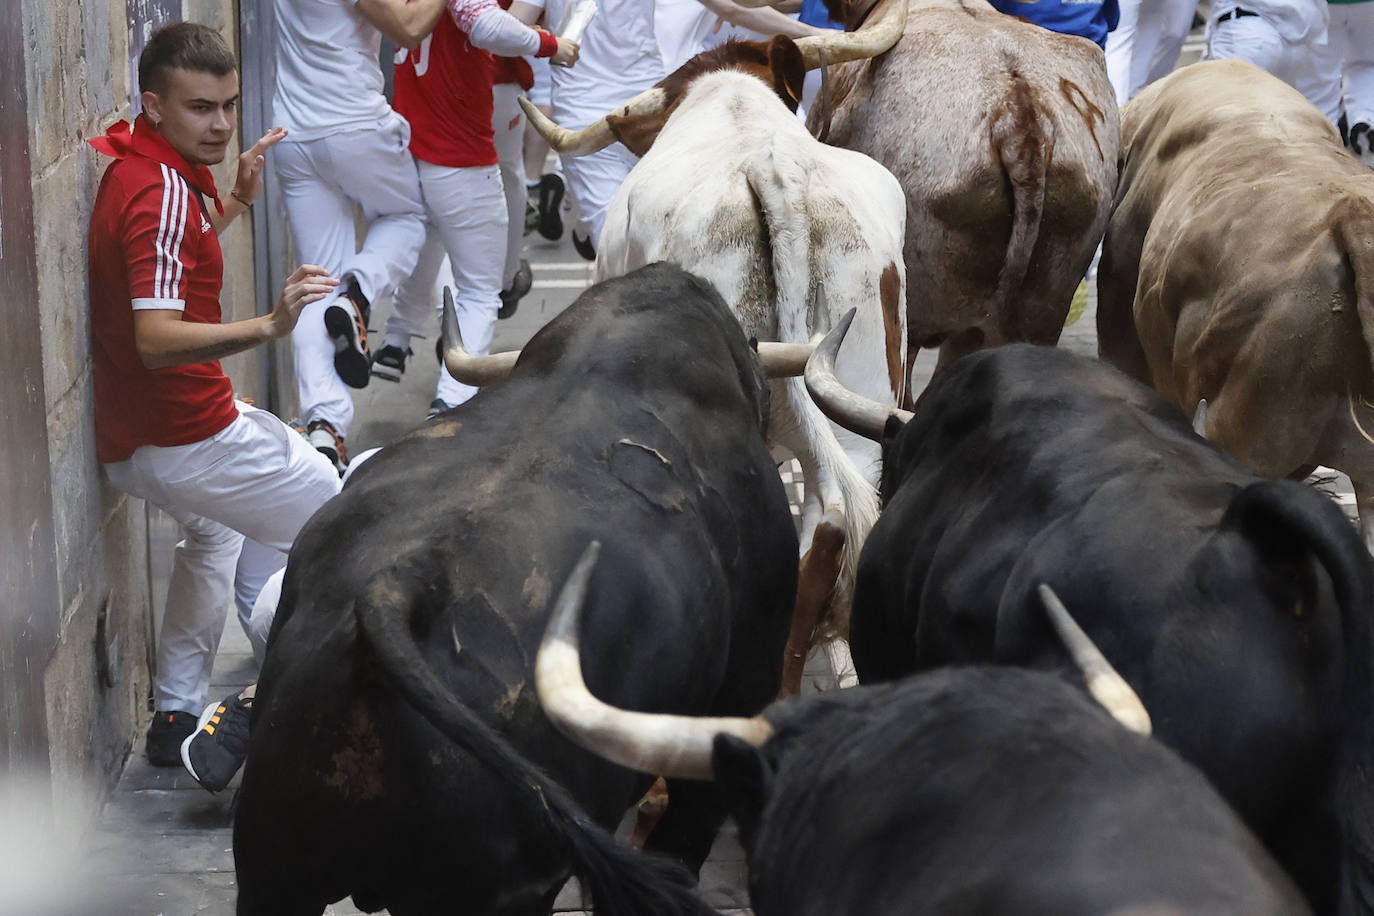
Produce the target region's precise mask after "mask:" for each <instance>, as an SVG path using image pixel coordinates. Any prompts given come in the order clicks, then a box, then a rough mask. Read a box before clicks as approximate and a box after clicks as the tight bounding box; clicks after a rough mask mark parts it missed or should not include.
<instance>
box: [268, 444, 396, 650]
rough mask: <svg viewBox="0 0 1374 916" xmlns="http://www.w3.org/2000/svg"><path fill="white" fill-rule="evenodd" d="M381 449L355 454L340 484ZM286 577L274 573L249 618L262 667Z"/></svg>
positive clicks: (280, 570) (281, 570) (282, 571)
mask: <svg viewBox="0 0 1374 916" xmlns="http://www.w3.org/2000/svg"><path fill="white" fill-rule="evenodd" d="M380 451H381V449H380V448H370V449H367V450H366V451H362V452H359V453H358V454H356V455H354V456H353V460H352V461H350V462H348V470H346V471H344V475H343V479H342V480H340V481H339V483H340V485H342V484H346V483H348V478H350V477H352V476H353V473H354V472H355V471H357V470H358V468H360V467H362V466H363V465H364V464H366V463H367V459H369V458H371V457H372V456H373V455H375V454H377V453H378V452H380ZM285 578H286V567H282V568H281V569H279V570H277V571H276V572H274V573H272V575H270V576H268V577H267V581H266V582H264V583H263V586H262V589H261V590H259V592H258V597H257V600H256V601H254V602H253V613H252V616H251V617H249V619H248V627H247V630H248V643H249V645H251V646H252V647H253V658H254V659H255V660H256V661H257V663H258V667H262V661H263V659H264V658H265V657H266V654H267V634H268V633H270V632H271V631H272V621H273V620H276V619H277V605H279V604H280V603H281V584H282V580H283V579H285Z"/></svg>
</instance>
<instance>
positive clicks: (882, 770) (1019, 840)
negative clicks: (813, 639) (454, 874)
mask: <svg viewBox="0 0 1374 916" xmlns="http://www.w3.org/2000/svg"><path fill="white" fill-rule="evenodd" d="M766 715H767V718H768V719H769V721H770V722H771V724H772V725H773V726H774V728H775V729H776V732H775V733H774V735H773V737H772V738H770V739H769V741H768V743H767V744H766V745H764V746H763V747H762V748H761V749H755V748H751V747H749V746H747V745H745V744H744V742H742V741H739V740H738V739H729V738H717V739H716V744H715V753H714V756H713V765H714V767H715V771H716V774H717V775H716V778H717V779H718V780H720V781H722V782H723V783H725V784H726V785H727V786H730V787H731V788H732V789H734V790H735V791H734V793H733V794H732V797H733V798H736V799H737V802H736V804H735V805H734V811H735V816H736V818H737V820H738V821H739V823H740V834H741V839H742V841H743V843H744V846H745V849H746V852H747V854H748V857H749V864H750V874H749V878H750V901H751V905H752V907H753V909H754V912H755V913H757V914H758V916H833V914H864V916H902V914H910V913H932V914H940V916H1041V914H1045V916H1050V914H1053V916H1079V914H1082V916H1089V914H1091V916H1102V914H1108V913H1114V914H1121V916H1124V914H1126V913H1137V914H1140V916H1144V914H1146V913H1154V914H1164V913H1171V914H1174V916H1183V914H1190V916H1203V914H1206V916H1221V914H1232V916H1260V914H1270V916H1280V914H1282V916H1297V914H1300V913H1305V912H1306V909H1305V908H1304V906H1303V904H1302V901H1301V898H1300V896H1299V895H1298V893H1297V890H1296V889H1295V888H1294V887H1293V886H1292V884H1291V882H1290V881H1289V880H1288V879H1287V878H1286V877H1285V876H1284V875H1283V874H1282V873H1281V872H1280V870H1279V869H1278V867H1277V866H1276V865H1275V864H1274V863H1273V861H1272V859H1270V857H1269V856H1268V855H1267V854H1266V853H1265V852H1264V850H1263V849H1262V848H1261V847H1260V845H1259V843H1258V842H1256V840H1255V839H1254V837H1253V836H1251V834H1250V833H1249V831H1247V830H1246V829H1245V827H1244V826H1243V825H1242V824H1241V822H1240V820H1239V818H1237V817H1236V816H1235V814H1234V813H1233V812H1232V811H1231V809H1230V808H1229V807H1228V806H1227V805H1226V804H1225V803H1224V802H1223V801H1222V800H1221V798H1220V797H1219V796H1218V795H1217V794H1216V792H1215V790H1213V789H1212V787H1211V786H1209V785H1208V784H1207V781H1206V780H1205V779H1203V778H1202V776H1201V775H1200V774H1199V773H1198V772H1197V771H1196V770H1195V769H1194V768H1193V767H1191V766H1189V765H1188V764H1186V763H1184V762H1183V761H1181V760H1179V759H1178V757H1177V756H1175V755H1174V754H1173V753H1171V752H1170V751H1168V750H1167V749H1165V748H1164V747H1162V746H1160V744H1159V743H1158V742H1156V741H1152V740H1150V739H1149V738H1146V737H1142V736H1140V735H1137V734H1134V733H1132V732H1130V731H1128V730H1126V729H1125V728H1122V727H1121V726H1120V725H1119V724H1118V723H1117V722H1115V721H1114V720H1113V719H1112V718H1111V717H1110V716H1109V715H1108V714H1107V713H1106V712H1105V711H1104V710H1103V709H1101V708H1100V707H1099V706H1098V705H1097V704H1096V703H1095V702H1094V701H1093V700H1091V699H1090V698H1088V697H1087V696H1085V695H1083V694H1082V693H1081V692H1079V691H1077V690H1074V689H1073V688H1072V687H1070V686H1068V685H1066V684H1064V683H1063V682H1062V681H1061V680H1060V679H1059V678H1057V677H1055V676H1054V675H1051V674H1047V673H1043V672H1035V671H1023V670H1017V669H1013V668H988V667H973V666H970V667H962V668H942V669H939V670H937V671H931V672H927V673H925V674H922V675H919V676H916V677H909V678H905V679H903V680H902V681H900V682H897V683H893V684H880V685H876V686H864V687H859V688H856V689H853V690H842V691H833V692H830V693H826V694H822V695H818V696H814V697H808V698H806V699H804V700H802V701H798V702H793V703H788V704H781V703H780V704H778V705H777V706H775V707H774V708H773V709H771V710H770V711H769V712H768V713H767V714H766Z"/></svg>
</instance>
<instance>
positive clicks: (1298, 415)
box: [1097, 60, 1374, 547]
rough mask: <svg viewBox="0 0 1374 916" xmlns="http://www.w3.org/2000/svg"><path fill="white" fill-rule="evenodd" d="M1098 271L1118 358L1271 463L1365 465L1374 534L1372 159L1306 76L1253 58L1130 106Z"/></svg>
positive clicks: (1246, 452)
mask: <svg viewBox="0 0 1374 916" xmlns="http://www.w3.org/2000/svg"><path fill="white" fill-rule="evenodd" d="M1122 140H1123V160H1122V161H1123V165H1122V176H1121V187H1120V190H1119V192H1118V195H1117V196H1118V203H1117V206H1116V210H1115V212H1114V213H1113V215H1112V220H1111V224H1110V226H1109V228H1108V230H1107V238H1106V243H1105V245H1104V247H1103V255H1102V263H1101V267H1100V269H1099V273H1098V297H1099V299H1098V313H1097V316H1098V338H1099V348H1100V352H1101V355H1102V356H1103V358H1105V359H1108V360H1110V361H1111V362H1113V363H1115V364H1116V365H1118V366H1120V367H1121V368H1122V369H1124V370H1126V371H1127V372H1128V373H1130V374H1132V375H1134V376H1135V377H1137V378H1139V379H1141V380H1142V381H1145V382H1146V383H1147V384H1150V385H1152V386H1153V387H1154V388H1155V389H1156V390H1158V391H1160V392H1161V393H1162V394H1164V395H1165V396H1166V397H1168V398H1170V399H1172V400H1173V401H1175V402H1176V403H1177V404H1178V405H1179V406H1181V407H1182V408H1183V409H1184V410H1185V412H1187V413H1188V414H1190V415H1192V414H1194V412H1195V410H1196V409H1197V408H1198V407H1199V405H1200V404H1201V403H1202V402H1204V401H1205V403H1206V410H1205V412H1204V413H1205V419H1204V420H1203V421H1202V426H1201V427H1200V429H1199V431H1200V432H1203V434H1204V435H1206V437H1207V438H1208V439H1210V440H1211V441H1212V442H1214V443H1215V444H1217V445H1218V446H1220V447H1221V448H1222V449H1224V450H1225V451H1227V452H1229V453H1230V454H1232V455H1234V456H1235V457H1237V458H1239V459H1240V460H1241V461H1243V462H1245V463H1246V464H1248V465H1250V466H1251V467H1252V468H1254V469H1255V470H1256V471H1258V472H1259V473H1261V474H1264V475H1266V476H1272V477H1281V476H1303V475H1305V474H1307V473H1308V472H1310V471H1311V470H1312V469H1313V467H1315V466H1317V465H1326V466H1329V467H1333V468H1337V469H1339V470H1341V471H1344V472H1345V473H1346V474H1348V475H1350V478H1351V480H1352V481H1353V482H1354V485H1355V497H1356V501H1357V503H1358V505H1359V512H1360V526H1361V529H1362V533H1363V535H1364V538H1365V543H1366V545H1369V546H1372V547H1374V438H1372V434H1374V406H1371V401H1374V366H1372V365H1371V353H1374V173H1371V172H1370V171H1369V169H1368V168H1366V167H1364V166H1363V165H1361V164H1360V162H1359V161H1358V160H1357V159H1355V158H1354V157H1353V156H1351V155H1350V154H1349V153H1348V152H1346V151H1345V150H1344V149H1342V148H1341V145H1340V138H1339V137H1338V136H1337V134H1336V130H1335V128H1333V127H1332V126H1331V124H1330V123H1329V122H1327V120H1326V119H1325V118H1324V117H1323V116H1322V113H1321V112H1320V111H1318V110H1317V109H1316V108H1314V107H1313V106H1312V104H1311V103H1309V102H1308V101H1307V100H1306V99H1304V98H1303V97H1302V95H1300V94H1299V93H1298V92H1297V91H1296V90H1294V89H1292V88H1290V87H1289V86H1288V85H1287V84H1285V83H1283V82H1281V81H1280V80H1278V79H1276V78H1274V77H1272V76H1270V75H1269V74H1267V73H1265V72H1264V71H1262V70H1260V69H1258V68H1256V67H1253V66H1251V65H1250V64H1247V63H1243V62H1240V61H1233V60H1227V61H1213V62H1207V63H1204V64H1199V65H1196V66H1193V67H1187V68H1185V69H1183V70H1180V71H1177V72H1176V73H1174V74H1172V75H1171V76H1169V77H1167V78H1166V79H1164V80H1161V81H1159V82H1157V83H1155V84H1153V85H1151V86H1150V87H1148V88H1147V89H1145V90H1144V91H1143V92H1141V93H1140V95H1138V96H1137V97H1136V98H1135V99H1134V100H1133V101H1132V102H1131V103H1130V104H1129V105H1128V106H1127V107H1126V109H1125V112H1124V117H1123V123H1122Z"/></svg>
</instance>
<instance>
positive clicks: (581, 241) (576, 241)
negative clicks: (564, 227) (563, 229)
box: [572, 229, 596, 261]
mask: <svg viewBox="0 0 1374 916" xmlns="http://www.w3.org/2000/svg"><path fill="white" fill-rule="evenodd" d="M572 240H573V248H575V249H577V253H578V254H580V255H582V258H583V259H584V260H587V261H595V260H596V246H595V245H593V244H592V237H591V236H590V235H582V236H579V235H578V234H577V230H576V229H574V230H573V233H572Z"/></svg>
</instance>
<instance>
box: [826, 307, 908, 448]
mask: <svg viewBox="0 0 1374 916" xmlns="http://www.w3.org/2000/svg"><path fill="white" fill-rule="evenodd" d="M857 311H858V309H850V310H849V311H848V312H846V313H845V316H844V317H843V318H841V319H840V323H839V324H837V325H835V327H834V328H833V329H832V330H831V332H830V333H829V334H827V335H825V340H822V341H821V342H820V344H819V345H818V346H817V347H816V352H815V353H812V354H811V358H810V359H809V360H807V361H806V390H807V391H809V392H811V399H812V400H813V401H815V402H816V406H817V407H819V408H820V409H821V413H823V414H825V415H826V416H827V417H829V418H830V419H831V420H833V421H834V422H835V423H837V424H839V425H840V426H842V427H844V428H845V429H847V430H849V431H850V432H851V433H856V434H857V435H860V436H863V437H864V438H865V439H872V440H873V441H874V442H880V441H882V438H883V429H884V427H886V426H887V421H888V418H889V417H896V418H897V419H898V420H901V421H902V422H903V423H909V422H911V420H912V418H914V417H915V416H916V415H915V414H914V413H912V412H911V411H909V410H902V409H901V408H900V407H888V406H886V405H883V404H879V403H878V402H877V401H873V400H870V399H868V398H866V397H864V396H863V395H861V394H856V393H854V392H853V391H850V390H849V389H848V388H846V387H844V385H842V384H840V380H839V379H837V378H836V377H835V357H836V356H837V355H838V354H839V352H840V344H841V343H842V342H843V341H844V335H845V333H846V332H847V331H848V330H849V325H850V324H851V323H852V322H853V321H854V313H855V312H857Z"/></svg>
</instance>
